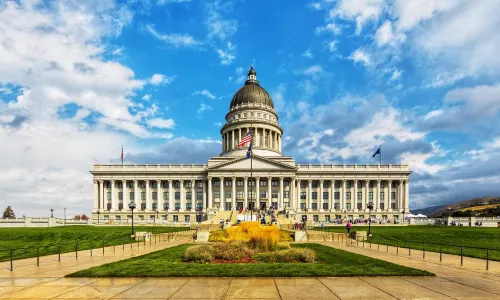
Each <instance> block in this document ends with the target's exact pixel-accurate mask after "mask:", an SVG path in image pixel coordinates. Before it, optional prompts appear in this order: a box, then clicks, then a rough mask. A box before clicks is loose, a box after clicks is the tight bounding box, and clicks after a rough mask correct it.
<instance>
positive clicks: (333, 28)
mask: <svg viewBox="0 0 500 300" xmlns="http://www.w3.org/2000/svg"><path fill="white" fill-rule="evenodd" d="M340 31H341V29H340V26H339V25H337V24H335V23H328V24H326V25H325V26H319V27H316V29H315V30H314V33H316V34H318V35H319V34H322V33H325V32H328V33H332V34H335V35H338V34H340Z"/></svg>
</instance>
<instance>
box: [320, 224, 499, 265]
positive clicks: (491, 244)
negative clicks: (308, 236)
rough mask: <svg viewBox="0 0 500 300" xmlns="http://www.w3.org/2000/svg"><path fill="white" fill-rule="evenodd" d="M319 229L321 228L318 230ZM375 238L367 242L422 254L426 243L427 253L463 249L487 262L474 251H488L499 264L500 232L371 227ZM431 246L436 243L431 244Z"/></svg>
mask: <svg viewBox="0 0 500 300" xmlns="http://www.w3.org/2000/svg"><path fill="white" fill-rule="evenodd" d="M315 229H320V228H315ZM325 231H333V232H346V229H345V228H344V227H325ZM351 231H368V227H367V226H359V227H358V226H353V227H351ZM371 233H372V235H373V236H372V237H371V238H369V239H368V241H370V242H373V243H378V244H382V245H390V246H396V245H399V247H402V248H408V247H409V246H410V244H409V241H412V243H411V248H412V249H418V250H422V249H423V247H424V244H423V243H425V250H426V251H434V252H439V244H442V245H443V246H442V251H443V253H449V254H456V255H460V246H464V248H463V255H464V256H468V257H477V258H486V250H484V249H473V248H467V247H476V248H489V249H498V250H490V251H489V253H488V257H489V259H491V260H500V228H496V227H494V228H492V227H490V228H487V227H457V226H435V225H434V226H431V225H429V226H406V227H382V226H380V227H379V226H372V227H371ZM430 243H436V244H435V245H434V244H430Z"/></svg>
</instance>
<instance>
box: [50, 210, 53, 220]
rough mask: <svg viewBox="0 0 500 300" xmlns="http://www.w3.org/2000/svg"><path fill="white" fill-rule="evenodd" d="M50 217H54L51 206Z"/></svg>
mask: <svg viewBox="0 0 500 300" xmlns="http://www.w3.org/2000/svg"><path fill="white" fill-rule="evenodd" d="M50 217H51V218H53V217H54V209H53V208H51V209H50Z"/></svg>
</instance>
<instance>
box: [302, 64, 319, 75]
mask: <svg viewBox="0 0 500 300" xmlns="http://www.w3.org/2000/svg"><path fill="white" fill-rule="evenodd" d="M322 71H323V68H321V66H320V65H313V66H310V67H309V68H307V69H305V70H304V71H302V74H304V75H317V74H318V73H321V72H322Z"/></svg>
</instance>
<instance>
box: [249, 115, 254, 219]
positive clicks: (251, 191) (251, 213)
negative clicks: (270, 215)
mask: <svg viewBox="0 0 500 300" xmlns="http://www.w3.org/2000/svg"><path fill="white" fill-rule="evenodd" d="M252 127H253V124H250V134H251V137H252V139H251V140H250V145H252V148H253V128H252ZM250 181H251V182H252V183H251V184H250V195H253V149H250ZM254 205H255V203H254ZM249 206H250V205H249ZM252 216H253V212H252V211H250V221H252V220H253V218H252Z"/></svg>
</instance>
